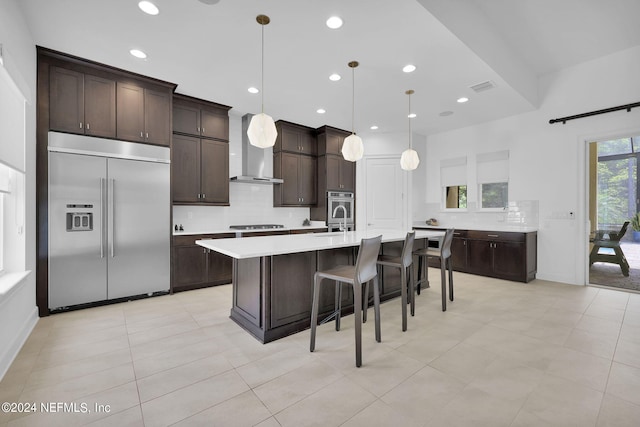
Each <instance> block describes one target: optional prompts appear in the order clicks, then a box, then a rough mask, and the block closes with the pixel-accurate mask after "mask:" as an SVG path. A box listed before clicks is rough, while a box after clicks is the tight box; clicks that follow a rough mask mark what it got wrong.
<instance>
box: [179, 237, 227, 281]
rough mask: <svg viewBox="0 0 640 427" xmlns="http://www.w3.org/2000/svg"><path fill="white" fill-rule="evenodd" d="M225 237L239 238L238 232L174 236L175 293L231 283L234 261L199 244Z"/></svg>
mask: <svg viewBox="0 0 640 427" xmlns="http://www.w3.org/2000/svg"><path fill="white" fill-rule="evenodd" d="M224 238H235V233H222V234H211V235H189V236H174V237H173V281H172V289H173V291H174V292H175V291H183V290H189V289H196V288H202V287H206V286H213V285H221V284H227V283H231V277H232V267H233V266H232V258H230V257H228V256H226V255H223V254H221V253H218V252H215V251H211V250H209V249H206V248H203V247H202V246H198V245H196V243H195V242H196V240H200V239H224Z"/></svg>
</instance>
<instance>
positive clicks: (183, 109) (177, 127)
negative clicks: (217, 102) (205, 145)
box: [173, 103, 200, 135]
mask: <svg viewBox="0 0 640 427" xmlns="http://www.w3.org/2000/svg"><path fill="white" fill-rule="evenodd" d="M173 131H174V132H179V133H186V134H189V135H200V108H198V107H194V106H189V105H180V104H178V103H174V104H173Z"/></svg>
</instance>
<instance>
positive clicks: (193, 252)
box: [173, 245, 207, 290]
mask: <svg viewBox="0 0 640 427" xmlns="http://www.w3.org/2000/svg"><path fill="white" fill-rule="evenodd" d="M173 274H174V281H173V288H174V290H177V289H179V288H185V287H193V286H199V285H202V284H204V283H206V282H207V250H206V249H205V248H203V247H201V246H197V245H192V246H177V247H174V249H173Z"/></svg>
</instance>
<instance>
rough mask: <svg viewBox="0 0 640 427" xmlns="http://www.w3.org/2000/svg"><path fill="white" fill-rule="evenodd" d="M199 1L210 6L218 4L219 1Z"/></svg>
mask: <svg viewBox="0 0 640 427" xmlns="http://www.w3.org/2000/svg"><path fill="white" fill-rule="evenodd" d="M199 1H200V3H204V4H209V5H212V4H216V3H218V2H219V1H220V0H199Z"/></svg>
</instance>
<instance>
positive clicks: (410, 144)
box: [407, 94, 413, 150]
mask: <svg viewBox="0 0 640 427" xmlns="http://www.w3.org/2000/svg"><path fill="white" fill-rule="evenodd" d="M407 117H409V150H412V140H413V135H412V133H411V94H409V115H408V116H407Z"/></svg>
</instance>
